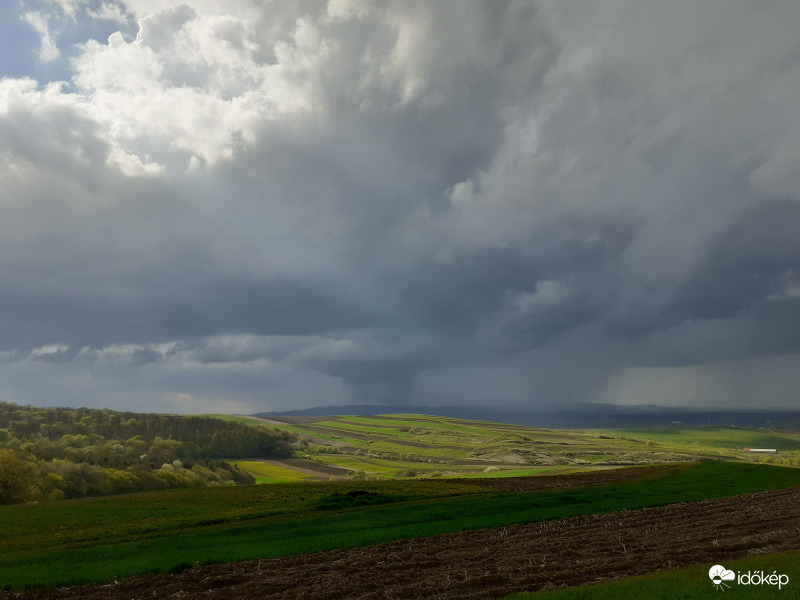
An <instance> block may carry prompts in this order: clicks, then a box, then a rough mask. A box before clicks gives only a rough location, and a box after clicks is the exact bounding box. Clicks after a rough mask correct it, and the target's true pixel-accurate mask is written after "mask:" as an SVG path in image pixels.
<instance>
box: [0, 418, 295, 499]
mask: <svg viewBox="0 0 800 600" xmlns="http://www.w3.org/2000/svg"><path fill="white" fill-rule="evenodd" d="M295 439H296V436H295V435H294V434H292V433H290V432H286V431H282V430H279V429H275V428H270V427H266V426H264V427H251V426H247V425H243V424H239V423H230V422H226V421H222V420H220V419H212V418H207V417H183V416H176V415H158V414H140V413H130V412H116V411H110V410H106V409H102V410H97V409H88V408H77V409H73V408H37V407H32V406H18V405H16V404H8V403H2V402H0V504H14V503H19V502H28V501H34V500H59V499H64V498H80V497H84V496H99V495H105V494H117V493H124V492H134V491H143V490H157V489H166V488H172V487H195V486H197V487H199V486H209V485H234V484H236V483H253V482H254V481H253V478H252V476H250V475H249V474H247V473H245V472H242V471H240V470H239V469H238V468H236V467H235V466H233V465H230V464H228V463H226V462H224V461H221V460H213V459H220V458H250V457H254V458H257V457H261V458H281V457H286V456H291V454H292V443H293V442H294V441H295Z"/></svg>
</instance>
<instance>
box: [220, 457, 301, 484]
mask: <svg viewBox="0 0 800 600" xmlns="http://www.w3.org/2000/svg"><path fill="white" fill-rule="evenodd" d="M229 462H231V463H233V464H234V465H236V466H237V467H239V468H240V469H242V470H244V471H247V472H248V473H252V475H253V477H255V479H256V483H282V482H285V481H302V480H303V479H308V477H309V476H308V475H306V474H305V473H301V472H300V471H293V470H292V469H285V468H283V467H276V466H274V465H270V464H267V463H265V462H259V461H255V460H232V461H229Z"/></svg>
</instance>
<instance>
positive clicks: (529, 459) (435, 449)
mask: <svg viewBox="0 0 800 600" xmlns="http://www.w3.org/2000/svg"><path fill="white" fill-rule="evenodd" d="M230 418H237V417H230ZM238 418H240V419H242V422H247V423H250V424H253V425H260V424H262V422H261V421H258V420H256V419H252V418H249V417H238ZM274 420H275V421H277V422H279V423H280V424H277V425H275V424H274V423H271V426H272V425H275V426H277V427H278V428H283V429H286V430H288V431H291V432H293V433H296V434H298V435H299V436H300V440H301V441H300V446H301V448H299V451H298V455H300V456H303V457H305V458H306V459H308V461H310V462H308V463H306V464H305V466H306V468H309V469H314V465H315V464H316V465H318V466H325V467H328V468H330V467H339V468H341V469H342V471H341V472H340V473H338V475H339V476H342V475H344V473H346V472H347V471H349V472H350V474H351V475H352V474H356V473H360V474H361V475H362V476H363V477H367V478H391V477H398V476H399V477H413V476H418V477H430V476H436V477H438V476H442V477H476V476H501V475H503V474H505V475H509V474H512V473H514V474H527V473H536V472H543V471H547V470H552V471H575V470H580V469H594V468H607V467H612V466H623V465H641V464H653V463H671V462H675V463H680V462H695V461H703V460H720V459H723V460H729V461H742V462H770V463H774V464H782V465H784V466H798V465H800V433H798V432H790V431H781V430H769V429H763V428H746V427H733V426H730V427H721V426H714V427H696V426H683V425H672V426H669V427H651V428H639V429H605V430H592V429H570V430H554V429H547V428H535V427H524V426H519V425H510V424H503V423H490V422H485V421H467V420H464V419H454V418H447V417H436V416H427V415H404V414H395V415H379V416H370V417H362V416H353V415H348V416H339V417H276V418H275V419H274ZM744 447H761V448H763V447H767V448H776V449H778V450H779V454H778V455H774V456H765V455H755V454H747V453H744V452H742V448H744ZM487 469H489V470H490V472H487ZM251 472H252V473H253V475H254V476H256V477H259V475H258V474H257V473H255V472H253V471H251ZM290 480H291V479H290V478H289V477H287V478H286V479H284V481H290Z"/></svg>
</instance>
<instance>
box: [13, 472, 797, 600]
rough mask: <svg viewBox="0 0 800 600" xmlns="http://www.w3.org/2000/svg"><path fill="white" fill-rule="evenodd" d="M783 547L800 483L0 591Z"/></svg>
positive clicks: (455, 570) (331, 597)
mask: <svg viewBox="0 0 800 600" xmlns="http://www.w3.org/2000/svg"><path fill="white" fill-rule="evenodd" d="M498 481H499V480H498ZM792 548H800V487H795V488H789V489H785V490H778V491H772V492H759V493H756V494H746V495H742V496H736V497H733V498H724V499H720V500H710V501H705V502H693V503H683V504H674V505H670V506H664V507H657V508H647V509H641V510H631V511H622V512H618V513H614V514H610V515H588V516H582V517H573V518H569V519H560V520H557V521H548V522H543V523H534V524H527V525H514V526H509V527H505V528H499V529H485V530H481V531H471V532H464V533H458V534H447V535H439V536H434V537H430V538H422V539H417V540H412V541H402V542H394V543H391V544H382V545H379V546H371V547H367V548H356V549H351V550H337V551H334V552H325V553H318V554H313V555H303V556H294V557H289V558H283V559H270V560H260V561H248V562H241V563H231V564H225V565H208V566H201V567H195V568H192V569H189V570H188V571H185V572H183V573H180V574H176V575H147V576H142V577H135V578H132V579H128V580H126V581H123V582H121V583H119V584H115V585H106V586H86V587H80V588H64V589H59V590H41V591H38V592H28V593H22V594H16V593H11V592H4V593H3V592H0V600H10V599H12V598H14V599H19V600H32V599H34V598H43V599H53V600H56V599H58V600H67V599H75V600H77V599H81V600H95V599H97V600H99V599H101V598H103V599H108V598H112V599H120V600H131V599H136V600H140V599H141V600H144V599H149V598H164V599H166V598H176V599H177V598H181V599H187V600H188V599H201V598H202V599H220V598H224V599H226V600H228V599H231V600H244V599H259V600H263V599H289V600H291V599H297V600H300V599H304V600H339V599H352V600H358V599H363V600H366V599H374V598H381V599H387V600H393V599H416V598H436V599H441V600H469V599H476V600H477V599H487V598H498V597H501V596H503V595H505V594H509V593H512V592H521V591H535V590H540V589H546V588H552V587H561V586H575V585H581V584H587V583H594V582H598V581H603V580H609V579H618V578H622V577H626V576H630V575H639V574H643V573H648V572H651V571H657V570H660V569H665V568H671V567H678V566H685V565H690V564H703V565H708V566H710V565H713V564H714V563H719V562H722V563H724V562H725V561H727V560H731V559H734V558H740V557H744V556H748V555H754V554H764V553H771V552H779V551H784V550H788V549H792Z"/></svg>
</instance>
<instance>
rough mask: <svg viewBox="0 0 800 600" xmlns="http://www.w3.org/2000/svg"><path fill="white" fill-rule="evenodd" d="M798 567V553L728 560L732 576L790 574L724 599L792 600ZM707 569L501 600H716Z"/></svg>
mask: <svg viewBox="0 0 800 600" xmlns="http://www.w3.org/2000/svg"><path fill="white" fill-rule="evenodd" d="M798 565H800V551H793V552H786V553H784V554H773V555H768V556H759V557H756V558H746V559H742V560H732V561H729V562H726V563H725V565H724V566H725V567H726V568H728V569H731V570H733V571H734V572H741V573H745V572H748V571H750V572H755V571H763V572H764V573H765V574H770V573H773V572H775V573H778V574H791V575H790V584H789V586H786V587H782V588H781V589H778V588H777V587H775V586H770V585H760V586H742V585H737V584H736V583H732V584H731V589H729V590H726V591H727V592H728V593H727V594H726V595H725V596H724V597H725V598H737V599H740V600H764V599H766V598H776V599H778V598H796V597H797V591H796V590H797V582H796V581H794V579H795V574H796V573H797V571H798ZM708 568H709V565H707V564H706V565H697V566H692V567H685V568H683V569H670V570H668V571H660V572H658V573H650V574H648V575H642V576H640V577H629V578H627V579H622V580H620V581H611V582H608V583H602V584H597V585H586V586H579V587H573V588H566V589H563V590H545V591H541V592H536V593H535V594H533V593H529V594H511V595H509V596H506V597H505V598H503V600H642V599H643V598H657V599H661V598H663V599H664V600H667V599H669V600H676V599H677V600H679V599H683V598H685V599H687V600H689V599H691V600H718V599H719V598H720V597H721V595H722V594H723V592H722V591H721V590H718V589H716V588H714V586H713V585H712V584H711V580H710V579H709V577H708Z"/></svg>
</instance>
